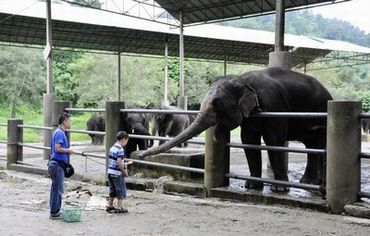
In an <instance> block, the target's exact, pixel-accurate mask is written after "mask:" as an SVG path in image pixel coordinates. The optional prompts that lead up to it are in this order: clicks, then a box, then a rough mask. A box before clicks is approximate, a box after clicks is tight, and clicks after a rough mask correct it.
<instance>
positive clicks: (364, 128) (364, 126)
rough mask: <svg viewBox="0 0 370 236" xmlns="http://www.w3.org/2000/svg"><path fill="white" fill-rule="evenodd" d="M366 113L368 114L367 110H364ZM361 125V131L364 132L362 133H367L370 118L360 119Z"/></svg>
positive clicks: (369, 126)
mask: <svg viewBox="0 0 370 236" xmlns="http://www.w3.org/2000/svg"><path fill="white" fill-rule="evenodd" d="M363 112H364V111H363ZM366 113H367V114H369V112H366ZM361 126H362V131H363V132H364V134H368V133H369V128H370V119H361Z"/></svg>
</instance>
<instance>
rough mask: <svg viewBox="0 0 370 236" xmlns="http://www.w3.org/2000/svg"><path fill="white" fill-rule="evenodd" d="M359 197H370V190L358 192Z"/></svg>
mask: <svg viewBox="0 0 370 236" xmlns="http://www.w3.org/2000/svg"><path fill="white" fill-rule="evenodd" d="M357 195H358V196H359V197H366V198H370V193H369V192H362V191H361V192H359V193H358V194H357Z"/></svg>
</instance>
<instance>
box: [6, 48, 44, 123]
mask: <svg viewBox="0 0 370 236" xmlns="http://www.w3.org/2000/svg"><path fill="white" fill-rule="evenodd" d="M43 63H44V61H43V60H42V57H41V51H40V50H37V49H25V48H20V47H0V88H1V93H0V105H3V106H4V105H11V106H12V107H13V108H12V111H11V113H12V116H13V117H15V116H16V112H17V110H16V108H17V106H18V104H22V103H25V104H31V105H35V106H40V105H41V101H42V93H43V91H44V89H45V87H46V85H45V81H44V78H45V72H44V71H43V70H42V64H43Z"/></svg>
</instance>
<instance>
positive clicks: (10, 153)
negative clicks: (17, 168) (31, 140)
mask: <svg viewBox="0 0 370 236" xmlns="http://www.w3.org/2000/svg"><path fill="white" fill-rule="evenodd" d="M22 124H23V120H19V119H9V120H8V143H7V151H6V161H7V163H6V166H7V168H8V169H9V166H10V164H15V163H17V161H22V160H23V147H22V146H19V145H18V143H22V142H23V129H22V128H18V125H22Z"/></svg>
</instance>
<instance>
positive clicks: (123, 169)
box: [117, 157, 128, 177]
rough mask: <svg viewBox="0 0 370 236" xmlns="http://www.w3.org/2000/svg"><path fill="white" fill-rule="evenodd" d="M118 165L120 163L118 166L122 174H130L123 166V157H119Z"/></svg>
mask: <svg viewBox="0 0 370 236" xmlns="http://www.w3.org/2000/svg"><path fill="white" fill-rule="evenodd" d="M117 165H118V168H119V170H120V171H121V173H122V175H123V176H125V177H127V176H128V174H127V171H126V170H125V167H124V166H123V160H122V158H121V157H118V158H117Z"/></svg>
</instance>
